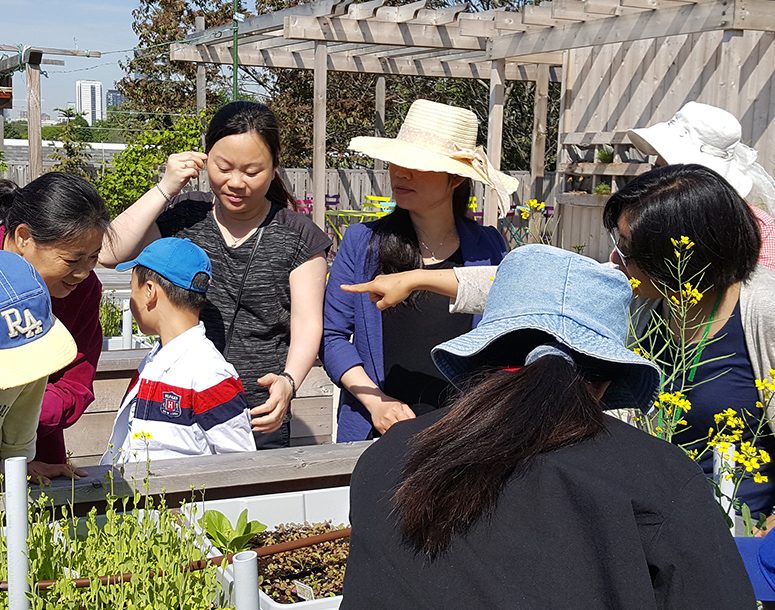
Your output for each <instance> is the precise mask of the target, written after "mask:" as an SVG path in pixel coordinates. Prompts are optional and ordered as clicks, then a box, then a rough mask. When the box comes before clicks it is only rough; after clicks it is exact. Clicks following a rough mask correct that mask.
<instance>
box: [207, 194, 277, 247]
mask: <svg viewBox="0 0 775 610" xmlns="http://www.w3.org/2000/svg"><path fill="white" fill-rule="evenodd" d="M213 200H214V202H216V203H217V205H216V206H215V207H216V208H217V209H218V210H219V214H221V215H222V214H223V204H221V202H220V201H218V200H216V199H215V195H213ZM271 209H272V204H271V203H270V204H269V207H268V208H267V209H266V212H265V213H264V214H262V215H261V216H260V219H259V220H258V222H256V226H254V227H253V228H252V229H250V231H248V232H247V233H245V235H243V236H242V237H235V236H234V235H233V234H232V232H231V231H230V230H229V229H228V227H226V225H225V224H224V223H223V222H221V221H220V220H218V215H217V214H216V217H215V221H216V223H217V224H218V226H219V228H220V229H221V235H222V236H223V239H224V241H225V242H226V245H227V246H228V247H229V248H236V247H237V246H239V245H241V244H243V243H245V242H246V241H247V240H248V239H250V238H251V236H252V235H253V234H254V233H255V232H256V231H258V227H260V226H261V224H262V223H263V222H264V220H266V217H267V216H268V214H269V210H271Z"/></svg>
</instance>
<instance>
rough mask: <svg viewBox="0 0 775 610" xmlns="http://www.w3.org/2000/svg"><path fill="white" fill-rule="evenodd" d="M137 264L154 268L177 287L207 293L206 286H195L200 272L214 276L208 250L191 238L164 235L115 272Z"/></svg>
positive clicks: (119, 265)
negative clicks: (195, 279) (195, 280)
mask: <svg viewBox="0 0 775 610" xmlns="http://www.w3.org/2000/svg"><path fill="white" fill-rule="evenodd" d="M135 265H142V266H143V267H147V268H148V269H150V270H151V271H155V272H156V273H158V274H159V275H160V276H162V277H163V278H164V279H166V280H169V281H170V282H172V283H173V284H175V286H179V287H180V288H185V289H186V290H192V291H194V292H201V293H205V292H207V288H195V287H194V285H193V283H194V278H195V277H196V274H197V273H206V274H207V276H208V277H210V278H212V277H213V268H212V265H211V264H210V258H209V257H208V256H207V253H206V252H205V251H204V250H202V248H200V247H199V246H197V245H196V244H195V243H194V242H192V241H191V240H190V239H180V238H178V237H163V238H162V239H157V240H156V241H155V242H153V243H152V244H149V245H148V246H146V247H145V249H144V250H143V251H142V252H140V254H139V256H138V257H137V258H135V259H133V260H131V261H127V262H125V263H119V264H118V265H116V271H126V270H127V269H131V268H132V267H134V266H135Z"/></svg>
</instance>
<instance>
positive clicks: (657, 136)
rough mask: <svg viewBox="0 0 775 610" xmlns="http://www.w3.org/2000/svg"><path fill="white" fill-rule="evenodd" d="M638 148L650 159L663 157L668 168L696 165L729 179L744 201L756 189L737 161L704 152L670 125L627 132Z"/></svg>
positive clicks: (690, 138) (697, 144) (698, 144)
mask: <svg viewBox="0 0 775 610" xmlns="http://www.w3.org/2000/svg"><path fill="white" fill-rule="evenodd" d="M627 135H629V137H630V141H631V142H632V143H633V144H634V145H635V147H636V148H637V149H638V150H640V151H641V152H643V153H646V154H648V155H659V156H660V157H662V158H663V159H664V160H665V161H666V162H667V163H668V164H670V165H674V164H677V163H683V164H687V163H696V164H698V165H702V166H704V167H708V168H710V169H712V170H713V171H714V172H716V173H717V174H719V175H720V176H722V177H723V178H725V179H726V181H727V182H729V184H731V185H732V188H734V189H735V190H736V191H737V193H738V194H739V195H740V196H741V197H746V196H747V195H748V194H749V193H750V192H751V188H752V187H753V181H752V180H751V178H750V177H749V176H748V175H747V174H745V173H743V172H742V171H740V169H739V168H738V167H737V165H736V163H735V161H734V158H732V159H723V158H721V157H717V156H715V155H711V154H708V153H706V152H703V151H702V148H701V147H702V143H701V142H697V141H696V140H695V139H693V138H692V137H691V136H689V135H688V134H680V133H678V132H677V128H675V127H672V126H671V125H670V124H669V123H655V124H654V125H652V126H651V127H643V128H639V129H631V130H629V131H628V132H627Z"/></svg>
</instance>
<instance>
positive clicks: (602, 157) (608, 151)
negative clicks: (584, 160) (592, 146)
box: [595, 146, 614, 163]
mask: <svg viewBox="0 0 775 610" xmlns="http://www.w3.org/2000/svg"><path fill="white" fill-rule="evenodd" d="M595 158H596V159H597V162H598V163H613V161H614V149H613V148H611V147H610V146H601V147H600V148H598V149H597V154H596V155H595Z"/></svg>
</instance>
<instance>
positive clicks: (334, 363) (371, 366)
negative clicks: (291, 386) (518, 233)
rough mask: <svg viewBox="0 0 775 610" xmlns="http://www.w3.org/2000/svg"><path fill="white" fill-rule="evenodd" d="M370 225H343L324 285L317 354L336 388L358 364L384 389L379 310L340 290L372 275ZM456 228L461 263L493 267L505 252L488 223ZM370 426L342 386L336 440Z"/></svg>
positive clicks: (361, 434)
mask: <svg viewBox="0 0 775 610" xmlns="http://www.w3.org/2000/svg"><path fill="white" fill-rule="evenodd" d="M373 225H374V223H373V222H369V223H365V224H356V225H351V226H350V227H348V229H347V232H346V233H345V236H344V239H343V240H342V243H341V245H340V247H339V250H338V251H337V253H336V258H335V259H334V264H333V266H332V267H331V275H330V276H329V278H328V285H327V287H326V300H325V306H324V309H323V342H322V346H321V350H320V357H321V359H322V361H323V366H324V367H325V369H326V372H327V373H328V375H329V377H331V379H332V380H333V381H334V383H336V384H337V385H339V386H341V378H342V375H344V373H345V372H347V371H348V370H349V369H351V368H352V367H354V366H358V365H361V366H363V368H364V370H365V371H366V374H367V375H368V376H369V378H370V379H371V380H372V381H374V382H375V383H376V384H377V385H378V386H379V387H380V388H384V383H385V366H384V361H383V353H382V313H381V312H380V311H379V310H378V309H377V306H376V305H374V303H372V302H371V301H370V300H369V295H368V294H350V293H347V292H344V291H343V290H342V289H341V288H340V286H341V285H342V284H358V283H361V282H368V281H370V280H372V279H374V276H375V275H376V271H377V269H376V267H377V265H376V260H373V257H368V256H367V253H368V248H369V240H370V239H371V236H372V235H373V231H372V227H373ZM457 232H458V236H459V237H460V250H461V254H462V256H463V261H464V265H465V266H481V265H497V264H498V263H500V262H501V260H502V259H503V257H504V256H505V255H506V252H507V249H506V244H505V243H504V241H503V238H502V237H501V235H500V233H499V232H498V231H497V230H496V229H495V228H493V227H481V226H479V225H477V224H475V223H473V222H470V221H457ZM477 321H478V319H477ZM475 323H476V322H475ZM350 337H352V338H353V341H352V342H350ZM371 428H372V425H371V415H370V414H369V412H368V410H367V409H366V407H364V406H363V405H362V404H361V403H360V402H359V401H358V400H357V399H356V398H355V397H354V396H353V395H352V394H350V393H349V392H348V391H347V390H345V389H344V388H343V389H342V394H341V401H340V403H339V422H338V433H337V439H336V440H337V442H346V441H361V440H364V439H366V437H367V436H368V434H369V432H370V431H371Z"/></svg>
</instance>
